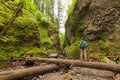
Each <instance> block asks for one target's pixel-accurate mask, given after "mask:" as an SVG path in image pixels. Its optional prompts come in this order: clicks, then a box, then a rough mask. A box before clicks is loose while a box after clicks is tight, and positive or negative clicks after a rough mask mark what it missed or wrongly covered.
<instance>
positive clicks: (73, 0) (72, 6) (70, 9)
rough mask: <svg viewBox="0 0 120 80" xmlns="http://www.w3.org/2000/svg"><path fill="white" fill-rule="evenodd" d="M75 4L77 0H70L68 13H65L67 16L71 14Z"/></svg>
mask: <svg viewBox="0 0 120 80" xmlns="http://www.w3.org/2000/svg"><path fill="white" fill-rule="evenodd" d="M76 2H77V0H72V3H71V5H70V6H69V9H68V11H67V14H68V15H70V14H72V12H73V10H74V7H75V3H76Z"/></svg>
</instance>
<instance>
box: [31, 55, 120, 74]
mask: <svg viewBox="0 0 120 80" xmlns="http://www.w3.org/2000/svg"><path fill="white" fill-rule="evenodd" d="M30 60H33V61H41V62H50V63H55V64H64V65H67V66H70V65H73V66H80V67H86V68H95V69H101V70H108V71H112V72H117V73H120V65H117V64H114V65H113V64H107V63H100V62H85V61H80V60H68V59H50V58H38V57H33V58H30Z"/></svg>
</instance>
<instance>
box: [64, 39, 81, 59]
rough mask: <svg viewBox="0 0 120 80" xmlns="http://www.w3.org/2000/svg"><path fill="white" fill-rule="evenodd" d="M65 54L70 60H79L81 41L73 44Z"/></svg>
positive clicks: (67, 48) (66, 49)
mask: <svg viewBox="0 0 120 80" xmlns="http://www.w3.org/2000/svg"><path fill="white" fill-rule="evenodd" d="M65 52H66V55H67V57H68V58H73V59H79V55H80V49H79V41H77V42H75V43H73V44H72V45H71V46H68V47H66V48H65Z"/></svg>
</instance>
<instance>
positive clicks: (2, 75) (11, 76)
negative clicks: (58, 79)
mask: <svg viewBox="0 0 120 80" xmlns="http://www.w3.org/2000/svg"><path fill="white" fill-rule="evenodd" d="M58 69H59V66H57V65H55V64H50V65H45V66H37V67H31V68H25V69H18V70H13V71H7V72H5V71H4V72H0V80H16V79H20V78H23V77H27V76H35V75H37V74H44V73H47V72H50V71H53V70H58Z"/></svg>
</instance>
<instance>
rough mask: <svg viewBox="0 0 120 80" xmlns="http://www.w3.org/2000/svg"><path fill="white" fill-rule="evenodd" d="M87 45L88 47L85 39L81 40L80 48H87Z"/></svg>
mask: <svg viewBox="0 0 120 80" xmlns="http://www.w3.org/2000/svg"><path fill="white" fill-rule="evenodd" d="M86 47H87V44H86V42H85V41H84V40H82V41H81V42H80V48H86Z"/></svg>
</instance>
